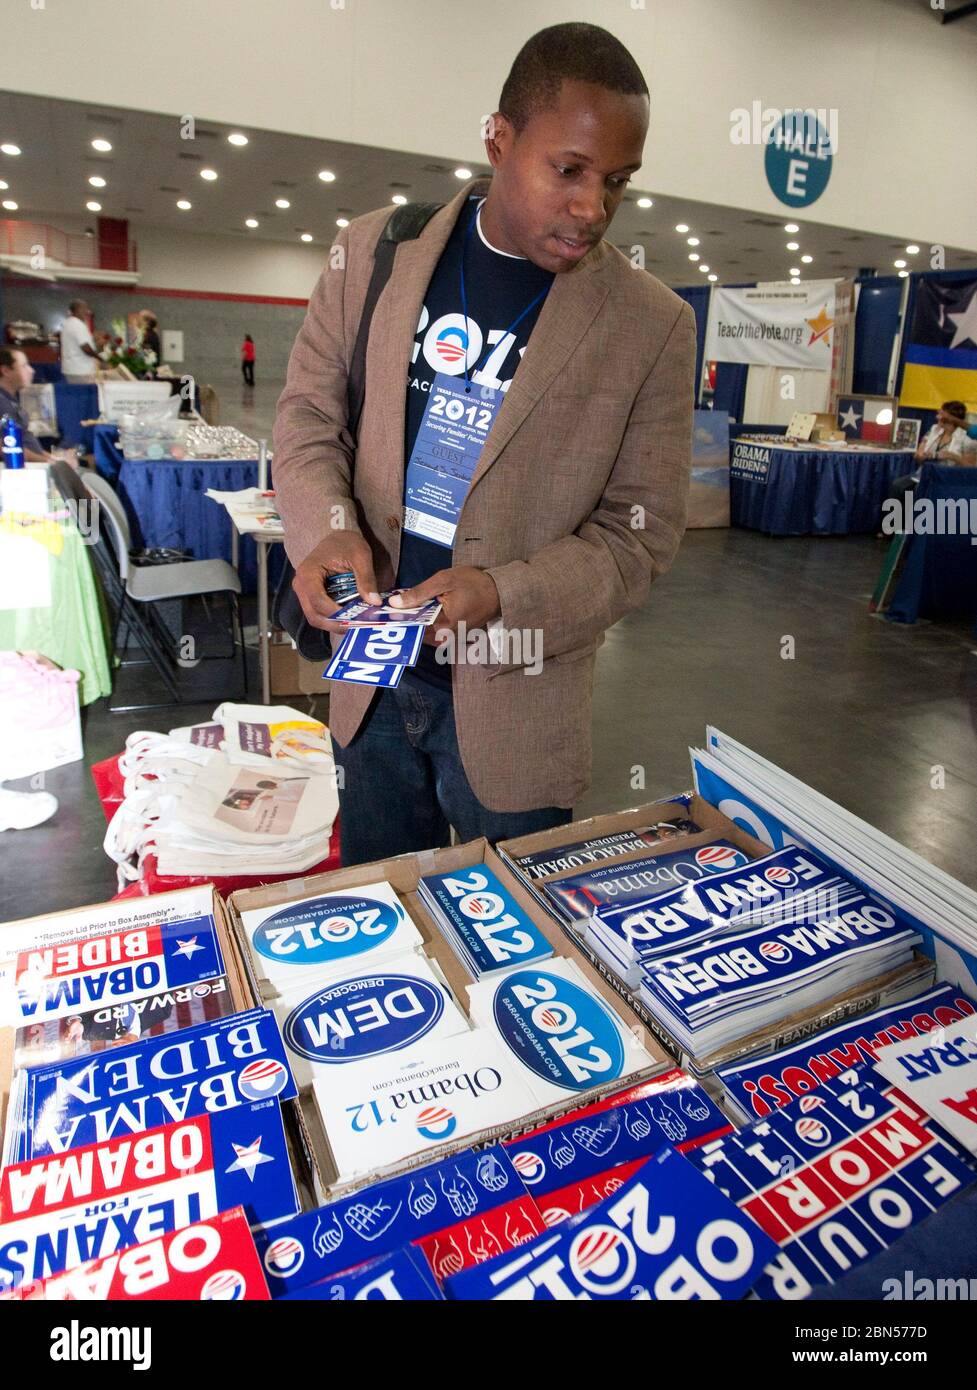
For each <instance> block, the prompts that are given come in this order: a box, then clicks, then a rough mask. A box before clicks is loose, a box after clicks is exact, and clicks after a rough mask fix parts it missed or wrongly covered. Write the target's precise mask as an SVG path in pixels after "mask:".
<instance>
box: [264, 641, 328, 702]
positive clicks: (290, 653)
mask: <svg viewBox="0 0 977 1390" xmlns="http://www.w3.org/2000/svg"><path fill="white" fill-rule="evenodd" d="M269 660H270V667H271V693H272V695H315V696H317V697H318V698H319V699H323V698H325V699H328V697H329V682H328V681H324V680H323V679H322V673H323V671H324V669H325V664H326V663H325V662H324V661H306V659H305V657H303V656H300V655H299V651H298V648H297V647H296V646H295V643H294V642H293V641H292V639H291V638H290V637H289V635H288V633H286V632H282V631H281V630H280V629H278V628H276V629H275V631H274V632H273V634H272V638H271V645H270V647H269Z"/></svg>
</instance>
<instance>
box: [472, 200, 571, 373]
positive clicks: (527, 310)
mask: <svg viewBox="0 0 977 1390" xmlns="http://www.w3.org/2000/svg"><path fill="white" fill-rule="evenodd" d="M479 206H481V205H479ZM478 213H479V208H476V209H475V213H474V216H473V217H472V220H471V221H470V222H469V224H468V231H467V232H466V233H465V244H464V245H463V246H462V248H461V312H462V315H463V316H464V320H465V336H466V341H465V356H464V364H465V366H464V373H465V391H466V392H470V391H471V389H472V387H471V377H470V375H469V370H468V342H467V335H468V297H467V295H466V294H465V256H466V255H467V252H468V243H469V242H470V241H471V238H472V231H473V230H474V227H475V221H476V219H477V217H478ZM548 290H549V285H546V286H544V287H543V289H541V290H540V292H539V294H538V295H537V296H536V298H535V299H534V300H533V301H532V302H531V303H530V304H527V305H526V307H525V309H523V311H522V313H521V314H517V315H516V317H515V318H514V319H513V320H512V322H511V323H510V324H509V327H508V328H507V329H506V330H505V332H504V333H503V335H502V338H507V337H508V336H509V334H510V333H511V332H512V330H513V329H514V328H517V327H518V326H519V324H520V323H522V321H523V319H524V318H525V317H526V315H527V314H528V313H531V312H532V310H533V309H535V308H536V305H537V304H538V303H539V302H540V300H542V299H545V298H546V293H547V291H548ZM499 341H500V342H501V341H502V339H500V340H499ZM480 356H481V353H479V357H480ZM477 366H478V357H476V358H475V361H474V362H473V363H472V366H471V370H472V372H474V371H475V370H476V369H477Z"/></svg>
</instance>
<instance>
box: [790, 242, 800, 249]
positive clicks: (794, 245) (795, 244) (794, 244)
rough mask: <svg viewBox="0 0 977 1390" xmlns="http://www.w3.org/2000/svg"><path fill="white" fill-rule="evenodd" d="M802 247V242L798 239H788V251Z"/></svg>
mask: <svg viewBox="0 0 977 1390" xmlns="http://www.w3.org/2000/svg"><path fill="white" fill-rule="evenodd" d="M800 249H801V248H800V242H797V241H788V243H787V250H788V251H799V250H800Z"/></svg>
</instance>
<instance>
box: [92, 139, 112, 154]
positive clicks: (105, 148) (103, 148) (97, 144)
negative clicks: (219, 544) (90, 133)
mask: <svg viewBox="0 0 977 1390" xmlns="http://www.w3.org/2000/svg"><path fill="white" fill-rule="evenodd" d="M111 148H112V142H111V140H93V141H92V149H93V150H98V152H99V154H108V152H109V150H110V149H111Z"/></svg>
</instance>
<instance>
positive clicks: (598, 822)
mask: <svg viewBox="0 0 977 1390" xmlns="http://www.w3.org/2000/svg"><path fill="white" fill-rule="evenodd" d="M688 795H689V803H688V808H687V809H686V806H685V803H684V802H682V801H651V802H647V803H645V804H644V805H642V806H635V807H633V808H632V809H631V810H628V811H614V812H611V813H610V814H608V815H603V816H590V817H588V818H587V819H586V820H579V821H572V822H571V823H570V824H569V825H559V826H556V827H555V828H554V829H552V830H541V831H538V832H536V833H535V834H533V835H522V836H519V837H518V838H516V839H512V840H500V841H499V843H498V844H497V845H496V851H497V853H498V855H499V857H500V858H501V859H502V860H503V862H504V863H505V864H506V865H507V866H508V867H509V868H510V869H511V871H512V873H513V875H514V876H515V877H516V878H518V879H519V880H520V881H521V882H522V883H523V884H524V885H525V886H526V888H527V889H528V891H529V892H531V893H532V895H533V898H534V899H535V901H536V902H538V903H539V904H540V906H541V907H542V908H543V909H544V910H545V911H546V912H547V914H548V915H549V916H550V917H551V919H552V920H553V921H554V922H555V923H556V924H557V925H558V926H559V927H560V929H561V930H562V931H563V932H564V933H565V934H566V935H567V936H568V937H569V938H570V940H571V941H572V942H573V944H574V947H575V948H576V951H577V952H578V953H579V954H580V955H582V956H584V957H585V958H586V959H587V961H588V962H589V963H590V965H591V966H592V967H593V968H594V969H595V970H596V971H597V972H598V973H599V974H600V975H601V977H602V978H603V979H604V980H605V982H606V983H607V984H608V985H610V987H611V988H612V989H613V990H615V991H616V992H617V993H618V994H619V995H620V996H621V998H622V999H623V1000H624V1001H625V1002H626V1004H627V1005H628V1007H629V1008H630V1010H631V1011H632V1012H633V1013H634V1014H636V1015H637V1017H638V1018H639V1019H640V1020H641V1022H642V1023H643V1024H644V1025H645V1027H646V1028H648V1029H649V1030H650V1031H651V1032H652V1033H654V1034H655V1036H656V1037H657V1038H658V1040H659V1041H660V1042H661V1043H662V1045H663V1046H664V1047H665V1048H666V1050H667V1051H668V1052H670V1053H671V1054H672V1055H673V1056H674V1057H676V1058H677V1059H678V1061H679V1063H680V1064H681V1065H682V1066H683V1067H684V1068H685V1069H686V1070H687V1071H689V1072H690V1073H691V1074H693V1075H694V1076H696V1077H697V1078H698V1079H699V1080H701V1081H702V1082H703V1084H705V1085H706V1087H707V1089H708V1090H710V1091H714V1090H716V1088H717V1087H718V1082H717V1083H715V1085H713V1084H712V1082H713V1078H714V1072H715V1068H716V1067H717V1066H722V1065H725V1064H727V1063H728V1062H730V1061H732V1060H733V1059H734V1058H735V1057H740V1056H746V1055H747V1054H748V1053H751V1052H758V1051H762V1052H773V1051H774V1050H775V1049H777V1048H780V1047H787V1046H789V1045H791V1044H793V1043H795V1042H798V1041H800V1039H801V1038H804V1037H808V1036H810V1035H811V1034H812V1033H817V1032H820V1031H821V1030H822V1029H824V1028H829V1027H831V1026H833V1025H834V1024H836V1023H839V1022H842V1021H843V1020H844V1019H846V1018H855V1017H857V1016H858V1015H859V1014H863V1013H869V1012H871V1011H872V1010H874V1009H878V1008H880V1007H881V1005H882V1004H883V1003H884V1002H885V1001H886V1000H887V999H894V1000H898V998H899V997H900V995H899V991H900V990H903V991H904V992H905V997H908V995H909V994H910V993H912V992H914V989H919V990H922V989H925V988H926V987H927V983H928V981H931V980H932V975H933V962H932V961H931V960H930V959H929V958H928V957H927V956H924V955H922V954H920V953H919V952H917V953H916V959H915V961H914V962H913V963H912V964H909V965H904V966H900V967H899V968H898V969H896V970H891V971H887V972H886V973H885V974H884V975H879V976H876V977H875V978H874V979H872V980H868V981H865V982H863V983H862V984H860V985H856V986H854V987H853V988H852V989H850V990H848V991H847V992H846V993H845V994H841V995H838V996H836V997H835V998H834V999H831V1000H828V1001H825V1002H822V1003H820V1004H817V1005H815V1006H813V1007H812V1008H810V1009H807V1010H806V1011H804V1012H803V1013H799V1014H796V1015H794V1016H792V1017H791V1018H789V1019H785V1020H783V1021H782V1022H780V1023H778V1024H774V1025H772V1027H771V1028H768V1029H766V1030H764V1031H762V1032H759V1033H754V1034H751V1035H750V1037H748V1038H741V1039H739V1040H738V1041H737V1042H735V1043H733V1044H731V1045H730V1046H728V1047H726V1048H724V1049H723V1051H722V1052H720V1053H716V1054H715V1056H712V1057H709V1058H706V1059H701V1061H702V1063H704V1064H697V1065H693V1062H692V1059H691V1058H690V1057H689V1056H688V1055H687V1054H686V1053H685V1052H684V1051H683V1050H682V1048H681V1047H680V1046H679V1044H678V1043H677V1042H676V1040H675V1039H674V1038H673V1037H671V1035H670V1034H669V1033H668V1032H666V1030H665V1029H664V1028H662V1026H661V1024H660V1023H659V1021H658V1020H657V1019H656V1018H655V1017H654V1015H653V1014H651V1013H650V1012H649V1011H648V1009H647V1008H645V1006H644V1004H643V1002H642V1001H641V1000H640V999H639V998H638V997H637V996H636V995H634V994H632V993H631V992H630V990H628V988H627V987H626V985H625V984H624V981H623V980H622V979H621V978H620V976H618V975H616V974H615V973H614V971H613V970H611V969H610V968H609V967H608V966H607V965H606V964H605V962H604V961H602V960H601V959H600V957H599V956H597V955H596V954H595V953H594V952H593V951H592V950H591V949H590V947H589V946H588V945H587V943H586V942H585V941H584V939H583V937H582V936H581V935H580V934H579V933H578V932H576V931H575V930H574V929H573V928H572V927H571V926H569V925H568V924H567V923H565V922H563V920H562V919H561V918H560V917H558V915H557V913H556V911H555V909H554V908H553V906H552V904H551V903H550V902H549V900H548V899H547V897H546V896H545V894H543V893H542V892H541V891H540V889H539V883H540V882H541V881H542V882H547V883H557V882H559V880H560V879H561V878H566V877H568V876H569V875H572V874H578V873H582V872H583V868H582V867H576V868H571V869H568V870H565V871H563V872H562V873H559V874H551V875H549V876H548V877H547V878H545V879H544V880H536V881H535V882H534V881H533V880H531V879H530V878H529V877H528V875H526V874H525V873H524V872H523V871H522V870H521V869H520V868H519V865H518V864H517V863H516V860H517V859H518V858H520V857H522V856H524V855H527V854H535V853H538V852H539V851H541V850H552V851H553V853H554V856H555V855H556V854H557V853H558V852H559V849H560V847H561V846H564V845H573V844H578V843H580V842H581V841H584V840H596V839H600V838H602V837H603V836H605V835H614V834H616V833H617V832H618V831H621V830H639V829H641V828H642V827H643V826H646V825H653V824H654V823H655V822H656V821H661V820H666V819H667V818H668V816H669V815H675V814H684V815H687V816H689V817H690V818H691V819H692V820H694V821H695V822H696V824H697V825H701V826H703V827H704V829H705V830H706V831H707V832H708V833H705V834H702V835H688V836H684V837H683V838H682V839H680V840H677V839H672V840H668V841H662V842H661V846H662V849H663V850H667V849H670V848H671V849H676V848H679V847H682V846H687V847H694V846H696V845H699V844H707V843H708V842H709V841H710V840H714V839H724V840H730V841H732V843H733V844H735V845H738V846H739V848H740V849H742V850H743V852H744V853H745V854H748V855H749V856H750V857H751V858H752V859H758V858H761V857H762V856H763V855H765V854H772V853H773V851H772V850H771V847H770V846H769V845H768V844H765V843H764V842H763V841H762V840H758V839H757V838H756V837H755V836H754V835H750V834H749V833H748V832H747V831H745V830H742V829H740V827H739V826H738V825H736V824H734V822H733V821H731V820H730V819H729V818H728V816H724V815H723V813H722V812H721V811H718V810H717V809H716V807H715V806H712V805H710V803H709V802H708V801H706V800H704V799H703V797H701V796H699V795H698V793H695V794H693V793H689V794H688ZM648 853H654V850H653V849H652V848H651V847H650V846H649V848H648V849H647V850H639V851H635V852H633V853H631V854H627V855H621V856H620V858H619V859H617V860H615V861H614V862H615V863H619V864H626V863H628V862H629V861H630V860H631V859H640V858H641V857H642V855H643V854H648ZM599 862H600V863H605V864H606V863H609V862H611V861H609V860H606V859H605V860H601V861H599ZM584 867H586V866H584ZM594 867H596V863H595V865H594ZM718 1089H720V1090H721V1087H718Z"/></svg>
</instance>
